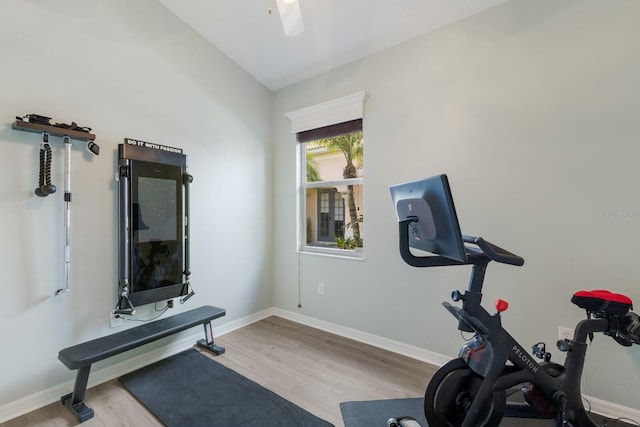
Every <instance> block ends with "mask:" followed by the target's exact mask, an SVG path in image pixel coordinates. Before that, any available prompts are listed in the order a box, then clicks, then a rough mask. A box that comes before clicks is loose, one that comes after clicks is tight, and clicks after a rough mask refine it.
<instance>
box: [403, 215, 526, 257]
mask: <svg viewBox="0 0 640 427" xmlns="http://www.w3.org/2000/svg"><path fill="white" fill-rule="evenodd" d="M415 221H417V218H416V217H408V218H406V219H404V220H400V221H399V222H398V226H399V234H400V242H399V243H400V254H401V256H402V259H403V260H404V261H405V262H406V263H407V264H409V265H411V266H413V267H443V266H449V265H465V264H466V265H469V264H478V263H486V262H487V260H491V261H496V262H500V263H503V264H510V265H515V266H522V265H524V259H523V258H522V257H519V256H518V255H516V254H513V253H511V252H509V251H507V250H506V249H502V248H501V247H499V246H497V245H494V244H493V243H491V242H488V241H486V240H484V239H483V238H482V237H472V236H462V240H463V242H465V243H471V244H473V245H475V246H477V248H473V247H469V246H466V250H467V261H466V262H464V261H462V262H461V261H456V260H454V259H450V258H446V257H443V256H440V255H438V254H434V255H428V256H415V255H413V254H412V253H411V251H410V250H409V246H410V245H409V224H410V223H412V222H415Z"/></svg>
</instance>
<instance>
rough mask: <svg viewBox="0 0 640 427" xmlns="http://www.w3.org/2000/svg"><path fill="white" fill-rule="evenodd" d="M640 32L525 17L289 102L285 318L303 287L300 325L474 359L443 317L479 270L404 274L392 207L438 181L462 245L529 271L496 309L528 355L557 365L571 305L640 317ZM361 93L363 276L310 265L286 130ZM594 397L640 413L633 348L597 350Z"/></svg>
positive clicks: (282, 244)
mask: <svg viewBox="0 0 640 427" xmlns="http://www.w3.org/2000/svg"><path fill="white" fill-rule="evenodd" d="M638 16H640V2H637V1H633V0H616V1H607V2H603V1H599V0H580V1H570V0H563V1H555V0H543V1H535V2H533V1H528V0H513V1H511V2H509V3H507V4H505V5H503V6H500V7H497V8H495V9H492V10H489V11H487V12H485V13H482V14H479V15H476V16H474V17H472V18H470V19H467V20H465V21H463V22H461V23H458V24H455V25H452V26H450V27H448V28H445V29H443V30H441V31H438V32H436V33H434V34H431V35H428V36H425V37H422V38H418V39H416V40H413V41H411V42H409V43H406V44H403V45H401V46H399V47H396V48H392V49H389V50H387V51H385V52H382V53H380V54H376V55H373V56H370V57H368V58H366V59H364V60H361V61H358V62H355V63H353V64H350V65H347V66H344V67H341V68H339V69H336V70H334V71H331V72H328V73H325V74H323V75H321V76H318V77H315V78H312V79H310V80H307V81H305V82H302V83H300V84H296V85H293V86H290V87H288V88H285V89H282V90H280V91H278V92H277V93H276V94H275V96H274V102H273V123H274V189H277V190H276V193H275V194H276V195H277V196H278V203H275V204H274V216H273V217H274V235H275V236H277V237H276V239H275V240H274V269H273V270H274V298H275V300H274V301H275V305H276V306H278V307H280V308H283V309H287V310H292V311H298V309H297V308H296V305H297V302H298V287H300V289H301V296H302V309H300V310H299V312H300V313H302V314H305V315H308V316H311V317H315V318H319V319H322V320H327V321H330V322H334V323H338V324H340V325H344V326H348V327H351V328H355V329H358V330H363V331H366V332H370V333H373V334H377V335H381V336H384V337H389V338H392V339H395V340H398V341H401V342H405V343H409V344H412V345H415V346H419V347H423V348H426V349H429V350H432V351H434V352H437V353H440V354H444V355H449V356H455V355H456V354H457V352H458V349H459V347H460V345H461V344H462V342H463V341H462V339H461V338H460V334H459V333H458V331H457V330H456V329H455V326H456V322H455V320H454V319H453V318H452V317H451V316H450V315H449V314H448V312H446V311H445V310H444V309H443V308H442V306H441V304H440V303H441V301H445V300H448V297H449V295H450V292H451V290H453V289H464V288H466V285H467V277H468V273H469V270H468V269H466V268H443V269H429V270H427V269H414V268H411V267H409V266H407V265H405V264H404V263H403V262H402V260H401V259H400V256H399V254H398V251H397V240H398V236H397V225H396V218H395V213H394V211H393V206H392V204H391V201H390V197H389V193H388V187H389V185H391V184H394V183H398V182H403V181H408V180H413V179H419V178H422V177H426V176H430V175H435V174H439V173H447V174H448V175H449V178H450V182H451V186H452V189H453V192H454V198H455V201H456V205H457V210H458V215H459V219H460V223H461V226H462V228H463V232H465V233H466V234H471V235H482V236H483V237H485V238H487V239H488V240H490V241H493V242H495V243H497V244H498V245H500V246H503V247H505V248H507V249H511V250H513V251H514V252H516V253H518V254H519V255H521V256H523V257H524V258H525V260H526V264H525V266H524V267H522V268H516V267H510V266H504V265H492V266H490V267H489V270H488V274H487V282H486V283H487V285H486V287H485V291H486V293H485V302H486V303H487V304H488V305H490V304H491V303H492V301H493V300H495V299H496V298H498V297H500V298H503V299H506V300H508V301H509V302H510V304H511V308H510V310H508V311H507V312H506V313H505V314H504V315H503V322H504V324H505V326H506V327H507V328H508V329H509V330H510V331H511V332H512V333H513V335H514V336H516V337H517V338H518V339H519V340H520V342H521V343H523V345H525V346H526V347H528V346H529V345H533V344H534V343H536V342H538V341H540V340H544V341H546V342H547V344H548V345H549V347H551V348H555V340H556V339H557V334H558V326H568V327H573V326H574V325H575V324H576V323H577V322H578V321H579V320H581V319H582V318H584V312H582V311H581V310H580V309H578V308H577V307H575V306H573V305H572V304H571V303H570V302H569V299H570V298H571V295H572V294H573V292H575V291H577V290H580V289H602V288H605V289H607V288H608V289H611V290H612V291H617V292H621V293H625V294H628V295H629V296H630V297H632V298H635V299H636V300H637V303H638V304H640V291H639V286H638V283H639V281H640V274H639V273H640V272H639V270H638V262H637V260H636V259H635V258H636V253H637V249H636V248H637V243H636V242H637V241H638V239H639V238H640V196H638V187H639V185H640V171H639V170H638V158H640V145H639V144H638V135H640V120H638V112H639V111H640V55H639V54H640V51H639V47H638V46H640V44H639V42H640V26H638V25H637V17H638ZM361 90H365V91H367V93H368V94H369V97H368V100H367V101H366V105H365V115H366V117H365V121H364V134H365V194H364V207H365V212H364V218H365V221H366V235H365V236H364V241H365V256H366V260H365V261H363V262H359V261H353V260H345V259H335V258H327V257H321V256H314V255H304V254H303V255H298V254H297V253H296V250H295V221H296V217H295V212H296V209H295V205H296V200H295V193H296V191H295V180H296V174H295V162H296V160H295V159H296V157H295V140H294V137H293V136H292V135H291V134H290V133H289V122H288V120H287V119H286V118H285V117H284V116H283V114H284V113H286V112H289V111H293V110H297V109H300V108H303V107H307V106H310V105H314V104H316V103H319V102H323V101H326V100H330V99H333V98H337V97H340V96H344V95H348V94H351V93H354V92H357V91H361ZM299 265H300V269H299V267H298V266H299ZM318 282H324V283H325V285H326V289H325V295H322V296H320V295H318V294H317V292H316V290H317V283H318ZM554 359H556V360H558V361H560V355H559V354H558V352H554ZM583 387H584V392H585V393H586V394H588V395H590V396H593V397H596V398H600V399H603V400H605V401H610V402H614V403H617V404H620V405H623V406H627V407H631V408H639V407H640V397H639V395H638V393H637V389H638V388H639V387H640V351H639V350H638V348H637V347H634V348H630V349H627V348H623V347H621V346H619V345H618V344H616V343H615V342H614V341H613V340H611V339H610V338H607V337H604V336H597V337H596V339H595V342H594V344H593V346H592V347H591V348H590V350H589V355H588V361H587V364H586V367H585V376H584V382H583Z"/></svg>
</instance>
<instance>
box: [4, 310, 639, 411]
mask: <svg viewBox="0 0 640 427" xmlns="http://www.w3.org/2000/svg"><path fill="white" fill-rule="evenodd" d="M269 316H278V317H282V318H283V319H287V320H291V321H293V322H296V323H300V324H302V325H307V326H310V327H312V328H316V329H320V330H322V331H326V332H329V333H332V334H335V335H339V336H341V337H345V338H349V339H352V340H354V341H358V342H361V343H364V344H368V345H371V346H373V347H378V348H381V349H384V350H387V351H391V352H393V353H396V354H400V355H403V356H407V357H410V358H412V359H416V360H420V361H423V362H426V363H430V364H432V365H436V366H442V365H444V364H445V363H447V362H448V361H449V360H450V359H451V358H450V357H448V356H445V355H443V354H439V353H434V352H432V351H429V350H426V349H424V348H421V347H415V346H412V345H409V344H405V343H402V342H399V341H395V340H392V339H389V338H385V337H381V336H378V335H374V334H370V333H368V332H363V331H360V330H357V329H352V328H347V327H345V326H341V325H338V324H335V323H331V322H327V321H325V320H320V319H316V318H313V317H309V316H305V315H303V314H300V313H295V312H292V311H288V310H284V309H281V308H277V307H271V308H268V309H265V310H262V311H259V312H257V313H254V314H251V315H249V316H245V317H242V318H240V319H236V320H233V321H231V322H229V323H225V324H224V325H220V326H217V327H214V328H213V330H214V334H215V335H216V336H221V335H224V334H227V333H229V332H232V331H235V330H236V329H240V328H242V327H244V326H247V325H250V324H252V323H255V322H258V321H260V320H262V319H265V318H267V317H269ZM201 338H202V333H201V332H200V333H194V334H193V335H190V336H187V337H184V338H182V339H180V340H178V341H175V342H172V343H169V344H168V345H166V346H165V347H162V348H159V349H156V350H153V351H150V352H148V353H145V354H142V355H139V356H136V357H133V358H131V359H128V360H125V361H123V362H120V363H116V364H115V365H112V366H108V367H106V368H103V369H100V370H98V371H96V372H94V373H92V374H91V375H90V377H89V384H88V387H93V386H96V385H98V384H102V383H104V382H107V381H110V380H112V379H114V378H118V377H119V376H122V375H124V374H126V373H128V372H132V371H134V370H136V369H140V368H142V367H143V366H146V365H149V364H151V363H154V362H157V361H158V360H162V359H164V358H167V357H169V356H171V355H173V354H177V353H179V352H181V351H184V350H186V349H188V348H191V347H193V343H194V342H195V341H197V340H199V339H201ZM73 384H74V381H67V382H65V383H62V384H59V385H57V386H55V387H51V388H49V389H47V390H43V391H40V392H37V393H34V394H32V395H30V396H26V397H23V398H21V399H18V400H16V401H13V402H9V403H7V404H5V405H2V406H0V423H3V422H6V421H9V420H12V419H14V418H16V417H19V416H21V415H24V414H26V413H29V412H31V411H35V410H36V409H39V408H42V407H44V406H46V405H49V404H51V403H53V402H57V401H59V400H60V396H62V395H65V394H67V393H69V391H71V390H73ZM584 399H585V400H586V401H588V402H589V404H590V405H591V411H592V412H594V413H596V414H600V415H603V416H605V417H608V418H613V419H617V418H627V419H631V420H640V409H634V408H629V407H626V406H622V405H618V404H616V403H612V402H607V401H606V400H602V399H597V398H595V397H589V396H584ZM89 403H91V402H89Z"/></svg>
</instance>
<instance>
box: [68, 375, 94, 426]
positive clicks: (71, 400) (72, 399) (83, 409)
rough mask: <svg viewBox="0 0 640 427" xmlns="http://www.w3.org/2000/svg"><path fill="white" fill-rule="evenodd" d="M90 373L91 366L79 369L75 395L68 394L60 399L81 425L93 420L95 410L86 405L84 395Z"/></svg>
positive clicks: (74, 388)
mask: <svg viewBox="0 0 640 427" xmlns="http://www.w3.org/2000/svg"><path fill="white" fill-rule="evenodd" d="M89 371H91V365H88V366H83V367H82V368H80V369H78V373H77V374H76V382H75V385H74V386H73V393H69V394H66V395H64V396H62V397H61V398H60V402H61V403H62V404H63V405H65V406H66V407H67V408H69V409H70V410H71V412H73V413H74V414H75V416H76V417H77V418H78V422H79V423H83V422H85V421H87V420H88V419H91V418H93V409H91V408H89V407H88V406H87V405H85V403H84V394H85V392H86V391H87V382H88V381H89Z"/></svg>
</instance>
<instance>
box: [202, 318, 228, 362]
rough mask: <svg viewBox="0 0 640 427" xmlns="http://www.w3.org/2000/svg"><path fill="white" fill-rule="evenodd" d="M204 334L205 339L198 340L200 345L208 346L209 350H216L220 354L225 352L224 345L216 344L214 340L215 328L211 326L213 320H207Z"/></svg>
mask: <svg viewBox="0 0 640 427" xmlns="http://www.w3.org/2000/svg"><path fill="white" fill-rule="evenodd" d="M204 336H205V339H203V340H198V342H197V344H198V347H202V348H206V349H207V350H209V351H212V352H214V353H215V354H217V355H218V356H219V355H221V354H222V353H224V351H225V350H224V347H220V346H219V345H215V344H214V342H213V329H212V328H211V322H207V323H205V324H204Z"/></svg>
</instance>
